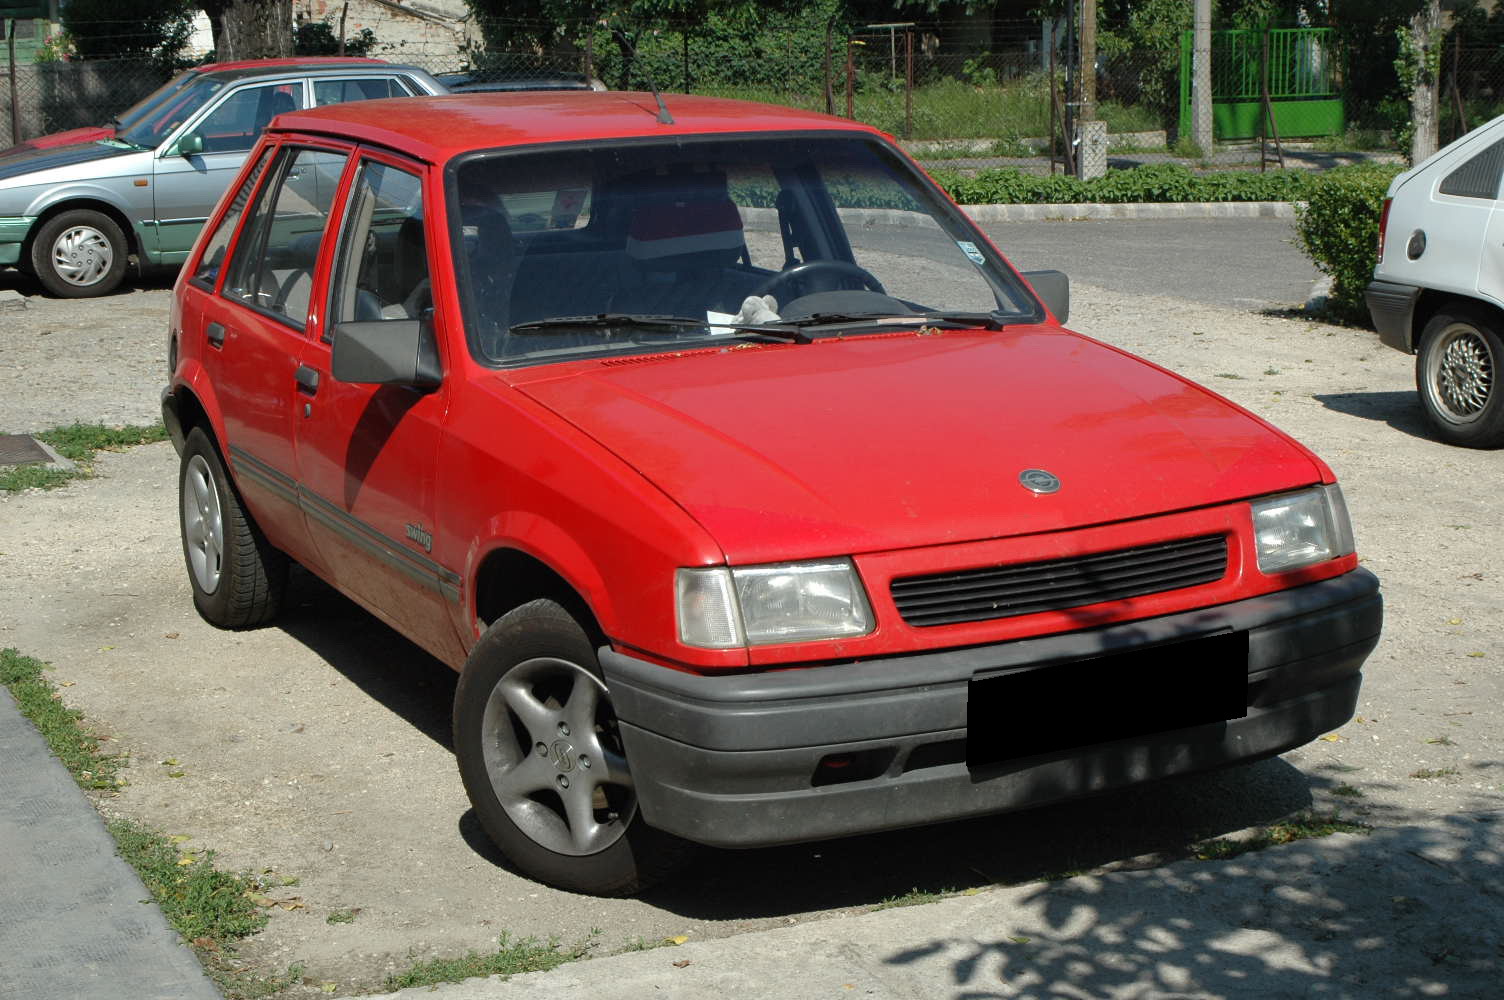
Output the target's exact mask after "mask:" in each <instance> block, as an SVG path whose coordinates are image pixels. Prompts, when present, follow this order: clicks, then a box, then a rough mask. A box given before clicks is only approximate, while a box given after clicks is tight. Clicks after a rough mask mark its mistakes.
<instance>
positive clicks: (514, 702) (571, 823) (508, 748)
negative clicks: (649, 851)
mask: <svg viewBox="0 0 1504 1000" xmlns="http://www.w3.org/2000/svg"><path fill="white" fill-rule="evenodd" d="M481 740H482V746H481V750H482V756H483V759H484V760H485V764H486V774H487V776H488V777H489V778H490V781H491V788H492V790H493V791H494V792H495V793H496V798H497V799H498V801H499V802H500V803H501V807H502V809H503V810H505V811H506V814H507V817H508V818H509V819H511V821H512V823H513V824H514V825H515V826H516V827H517V829H518V830H520V831H521V832H522V833H523V834H525V835H526V836H527V837H528V838H529V839H531V840H532V841H533V842H535V843H537V844H538V845H539V846H541V847H544V848H547V849H548V850H550V851H553V852H555V853H557V854H565V855H570V856H573V857H584V856H586V855H590V854H597V853H599V852H600V851H603V850H605V849H606V848H608V847H610V846H611V845H612V844H614V843H616V841H617V840H619V839H620V838H621V837H622V835H623V834H624V833H626V830H627V826H628V824H630V823H631V821H632V817H633V816H634V815H635V814H636V812H637V795H636V792H635V791H634V789H633V784H632V775H631V772H630V771H629V770H628V769H627V760H626V757H625V756H624V755H623V753H622V750H621V741H620V736H619V734H618V732H617V726H616V716H615V714H614V713H613V712H612V710H611V701H610V696H609V695H608V694H607V692H606V688H605V685H603V684H602V683H601V681H600V679H599V678H597V677H596V676H595V675H594V674H593V673H591V672H590V671H589V670H586V669H585V668H584V667H582V666H580V665H579V664H577V663H572V662H570V661H568V660H562V659H557V658H554V657H537V658H534V659H531V660H525V661H523V662H522V663H519V664H517V666H515V667H513V668H512V669H511V670H509V671H507V673H506V675H505V676H504V677H502V678H501V680H499V681H497V682H496V686H495V687H494V688H492V689H491V694H490V697H489V698H487V700H486V710H485V714H484V716H483V717H482V719H481Z"/></svg>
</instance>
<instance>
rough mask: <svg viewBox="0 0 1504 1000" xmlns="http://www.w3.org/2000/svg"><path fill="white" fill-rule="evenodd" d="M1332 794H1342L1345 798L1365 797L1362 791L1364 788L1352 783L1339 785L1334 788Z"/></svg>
mask: <svg viewBox="0 0 1504 1000" xmlns="http://www.w3.org/2000/svg"><path fill="white" fill-rule="evenodd" d="M1332 794H1333V795H1340V796H1342V797H1343V798H1344V799H1361V798H1363V792H1362V790H1361V789H1357V788H1354V787H1353V786H1352V785H1338V786H1337V787H1336V788H1333V789H1332Z"/></svg>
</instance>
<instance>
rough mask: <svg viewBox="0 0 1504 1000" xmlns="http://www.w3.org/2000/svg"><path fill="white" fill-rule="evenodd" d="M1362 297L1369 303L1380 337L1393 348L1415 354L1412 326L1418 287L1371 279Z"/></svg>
mask: <svg viewBox="0 0 1504 1000" xmlns="http://www.w3.org/2000/svg"><path fill="white" fill-rule="evenodd" d="M1363 298H1364V299H1365V300H1366V301H1367V303H1368V314H1369V315H1370V316H1372V317H1373V326H1374V329H1375V330H1378V331H1379V340H1380V341H1382V342H1383V343H1385V344H1387V345H1388V346H1390V347H1392V348H1394V349H1395V350H1396V351H1404V352H1405V353H1406V354H1414V353H1415V344H1414V338H1413V336H1412V333H1413V330H1412V327H1413V324H1414V316H1415V301H1416V299H1418V298H1420V289H1419V288H1417V287H1416V286H1415V285H1402V284H1399V283H1398V282H1394V281H1372V282H1370V283H1369V285H1368V287H1367V288H1366V289H1364V291H1363Z"/></svg>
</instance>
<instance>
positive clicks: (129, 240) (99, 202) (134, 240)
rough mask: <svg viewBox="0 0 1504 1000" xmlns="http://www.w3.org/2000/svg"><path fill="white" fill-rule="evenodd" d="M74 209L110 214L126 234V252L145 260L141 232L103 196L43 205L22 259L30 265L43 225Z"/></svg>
mask: <svg viewBox="0 0 1504 1000" xmlns="http://www.w3.org/2000/svg"><path fill="white" fill-rule="evenodd" d="M74 209H83V210H86V211H91V212H99V213H100V214H101V215H107V216H109V217H110V219H111V220H112V221H113V222H114V223H115V225H117V226H119V227H120V231H121V232H122V233H124V234H125V242H126V253H128V254H135V255H136V259H137V260H138V261H140V262H142V263H144V262H145V251H144V248H143V241H142V239H141V233H140V232H138V231H137V229H136V226H135V224H134V223H133V222H131V220H130V217H129V215H128V214H127V213H126V211H125V210H124V209H122V208H121V207H120V206H119V205H116V204H114V203H113V202H109V201H105V200H104V199H102V198H90V197H86V196H85V197H77V196H74V197H65V198H62V199H60V200H58V201H55V202H53V203H51V204H50V205H46V206H45V207H43V208H42V209H41V210H40V211H39V212H38V213H37V220H36V221H35V222H33V223H32V224H31V230H30V231H29V232H28V233H27V234H26V240H25V242H24V243H22V245H21V260H23V261H26V262H28V266H30V265H29V262H30V261H31V251H32V246H33V244H34V243H35V242H36V238H37V234H38V233H40V232H41V231H42V227H43V226H45V225H47V223H49V222H51V221H52V220H53V219H54V218H56V217H57V216H59V215H61V214H63V213H64V212H71V211H73V210H74Z"/></svg>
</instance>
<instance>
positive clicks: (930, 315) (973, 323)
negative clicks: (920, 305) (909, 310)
mask: <svg viewBox="0 0 1504 1000" xmlns="http://www.w3.org/2000/svg"><path fill="white" fill-rule="evenodd" d="M920 318H921V319H923V320H924V321H925V322H926V323H949V324H952V325H954V326H966V327H981V328H982V329H984V330H1001V329H1002V328H1003V327H1005V326H1007V325H1008V324H1006V323H1004V322H1003V320H1002V317H1001V316H999V315H998V314H997V313H995V312H927V313H923V314H921V316H920Z"/></svg>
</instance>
